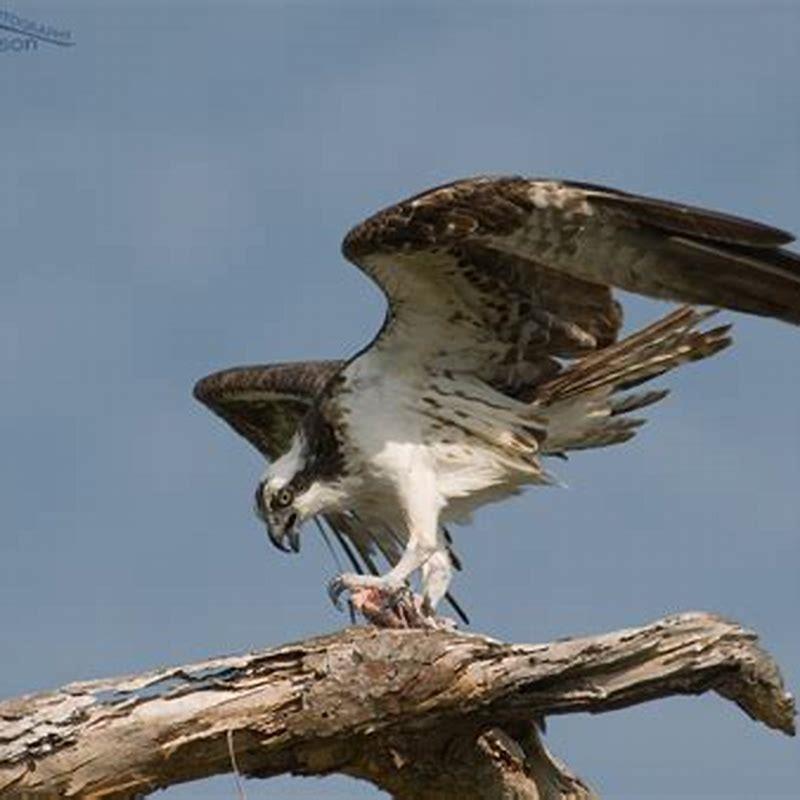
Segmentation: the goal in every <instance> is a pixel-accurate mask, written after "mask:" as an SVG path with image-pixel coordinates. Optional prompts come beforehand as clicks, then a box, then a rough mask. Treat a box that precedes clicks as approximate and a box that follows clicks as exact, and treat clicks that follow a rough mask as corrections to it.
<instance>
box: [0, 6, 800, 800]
mask: <svg viewBox="0 0 800 800" xmlns="http://www.w3.org/2000/svg"><path fill="white" fill-rule="evenodd" d="M3 7H5V8H8V9H9V10H11V11H13V12H16V13H17V14H19V15H22V16H27V17H30V18H33V19H36V20H41V21H43V22H47V23H50V24H53V25H54V26H56V27H59V28H69V29H70V30H71V31H72V32H73V35H74V39H75V41H76V45H75V46H74V47H72V48H60V47H56V46H47V45H41V46H40V47H39V48H38V49H37V50H36V51H29V52H20V53H15V52H0V92H2V101H3V102H2V111H3V122H2V133H1V134H0V141H2V145H3V146H2V148H0V169H2V175H3V177H4V181H3V189H2V191H0V237H1V238H0V242H2V266H1V267H0V374H2V375H3V376H4V380H3V386H2V389H3V391H2V399H1V400H0V441H2V443H3V446H2V449H0V486H2V490H0V499H1V500H2V505H3V522H2V527H1V528H0V603H2V607H3V608H4V610H5V613H4V614H3V623H2V625H1V626H0V648H2V652H3V663H2V666H0V696H9V695H13V694H17V693H21V692H27V691H32V690H36V689H44V688H48V687H52V686H55V685H58V684H60V683H63V682H66V681H69V680H72V679H77V678H88V677H91V676H100V675H108V674H114V673H124V672H131V671H136V670H141V669H145V668H148V667H154V666H157V665H160V664H165V663H173V662H176V663H177V662H185V661H189V660H192V659H198V658H202V657H204V656H206V655H210V654H218V653H226V652H231V651H236V650H242V649H248V648H251V647H256V646H265V645H270V644H278V643H281V642H285V641H289V640H293V639H298V638H302V637H305V636H308V635H311V634H316V633H320V632H322V631H329V630H334V629H336V628H338V627H341V626H342V625H344V624H345V622H346V620H345V618H344V617H343V616H342V615H339V614H337V613H336V612H335V611H334V610H333V609H332V608H331V607H330V605H329V603H328V601H327V598H326V596H325V591H324V587H325V582H326V581H327V579H328V578H329V577H330V576H331V575H332V574H333V572H334V571H335V566H334V564H333V563H332V561H331V559H330V556H329V555H328V553H327V552H326V551H325V549H324V547H323V546H322V545H321V543H320V542H319V541H318V540H317V538H316V534H315V533H314V531H313V529H309V530H308V531H306V535H305V542H304V548H303V553H302V555H301V557H299V558H297V557H295V558H291V557H288V556H283V555H281V554H279V553H277V552H276V551H275V550H274V549H273V548H271V547H269V546H268V543H267V541H266V539H265V536H264V532H263V529H261V527H260V526H259V524H258V523H257V521H256V520H255V519H254V517H253V516H252V513H251V510H250V506H251V497H252V491H253V486H254V484H255V481H256V479H257V477H258V475H259V474H260V472H261V470H262V464H261V463H260V459H259V457H258V456H257V454H256V453H255V452H254V451H251V449H250V448H249V446H248V445H247V444H246V443H245V442H244V441H243V440H241V439H238V438H237V437H236V436H235V435H234V434H233V433H232V432H231V431H229V430H228V429H227V428H225V427H224V426H223V424H222V423H220V422H219V421H217V420H216V419H215V418H213V417H212V416H211V415H210V414H209V413H208V412H206V411H205V410H204V409H203V408H201V407H200V406H198V405H197V404H196V403H195V402H194V401H193V400H192V398H191V386H192V384H193V382H194V381H195V380H196V379H197V378H198V377H200V376H202V375H203V374H205V373H207V372H210V371H212V370H215V369H218V368H222V367H225V366H229V365H234V364H238V363H249V362H259V361H270V360H288V359H294V358H308V357H323V356H341V355H343V354H349V353H351V352H353V351H354V350H356V349H357V348H358V347H360V346H361V344H363V343H364V342H365V341H367V340H368V339H369V338H371V336H372V334H373V332H374V331H375V329H376V328H377V326H378V325H379V324H380V321H381V319H382V316H383V301H382V299H381V297H380V295H379V293H378V291H377V290H376V289H375V288H374V287H373V286H371V285H370V284H369V283H368V282H367V281H366V280H365V279H364V277H363V276H362V275H361V274H359V273H358V272H357V271H356V270H355V269H353V268H351V267H350V266H348V265H347V264H346V263H345V262H343V261H342V259H341V257H340V256H339V250H338V248H339V241H340V239H341V236H342V235H343V233H344V232H345V230H346V229H347V228H348V227H349V226H350V225H352V224H354V223H355V222H357V221H358V220H359V219H360V218H362V217H363V216H365V215H367V214H369V213H370V212H371V211H373V210H375V209H376V208H377V207H379V206H382V205H385V204H387V203H390V202H393V201H395V200H398V199H400V198H402V197H403V196H406V195H408V194H411V193H414V192H416V191H418V190H420V189H422V188H425V187H426V186H428V185H432V184H435V183H438V182H442V181H445V180H449V179H453V178H457V177H463V176H467V175H471V174H477V173H484V172H490V173H522V174H528V175H543V176H557V177H569V178H575V179H581V180H587V181H595V182H603V183H608V184H610V185H614V186H618V187H620V188H625V189H628V190H632V191H640V192H645V193H651V194H656V195H661V196H665V197H669V198H673V199H682V200H686V201H690V202H695V203H703V204H707V205H710V206H712V207H717V208H721V209H724V210H728V211H731V212H735V213H740V214H744V215H749V216H753V217H756V218H761V219H763V220H765V221H768V222H770V223H772V224H775V225H777V226H779V227H785V228H788V229H790V230H791V229H794V230H795V231H798V230H800V148H799V147H798V142H800V104H798V102H797V77H796V76H797V75H798V74H800V48H798V46H797V42H798V39H800V5H798V4H797V3H795V2H787V3H776V2H772V3H770V2H759V3H755V2H752V3H742V2H706V3H701V2H692V3H688V2H686V3H683V2H672V3H667V4H662V3H656V2H638V3H632V4H626V3H607V2H593V3H590V4H589V3H587V4H581V3H575V2H562V3H558V4H545V3H538V2H525V3H523V2H519V3H502V2H497V3H491V4H490V3H462V4H458V5H456V4H455V3H452V4H451V3H444V2H431V3H425V4H413V3H388V2H377V0H373V1H372V2H358V3H356V2H336V3H333V2H332V3H322V2H318V3H314V2H302V3H269V2H264V3H255V2H246V3H245V2H226V3H223V2H216V3H212V2H205V3H203V2H195V3H188V2H171V3H155V2H122V0H120V1H118V2H102V3H100V2H96V3H87V2H80V0H75V1H74V2H70V3H62V2H59V3H56V2H49V3H47V2H33V1H31V2H24V0H19V1H18V2H16V3H14V4H13V5H7V6H3ZM661 310H662V308H661V307H660V306H658V305H656V304H654V303H649V302H645V301H640V300H636V299H634V300H633V301H632V302H630V304H629V306H628V318H629V320H630V321H631V323H637V322H642V321H644V320H647V319H650V318H652V317H654V316H655V315H656V314H658V313H660V311H661ZM729 316H730V317H731V318H733V319H734V321H735V335H736V341H737V345H736V347H735V348H734V349H733V350H730V351H727V352H726V353H725V354H723V355H721V356H720V357H718V358H715V359H714V360H713V361H711V362H704V363H703V364H702V365H701V366H699V367H688V368H686V369H685V370H682V371H681V373H680V374H677V375H673V376H670V377H669V379H668V380H667V381H666V382H667V383H668V384H669V385H670V386H671V387H672V388H673V390H674V391H673V394H672V396H671V397H670V399H669V400H668V401H666V402H665V403H663V404H662V405H661V406H660V407H658V408H657V409H654V410H653V413H652V414H651V418H652V423H651V424H650V425H648V426H647V427H646V428H645V430H644V431H643V432H642V434H641V435H640V436H639V437H638V438H637V439H636V440H635V441H634V442H633V443H631V444H630V445H628V446H626V447H623V448H618V449H609V450H606V451H603V452H597V453H587V454H585V455H583V456H581V455H580V454H578V455H576V457H575V458H573V459H572V460H571V461H570V463H568V464H563V465H562V464H559V465H557V467H558V472H559V475H560V476H561V477H562V478H563V479H564V480H565V481H566V482H568V483H569V486H570V488H568V489H561V490H556V489H547V490H535V491H531V492H529V493H528V494H527V495H526V496H525V497H523V498H522V499H519V500H516V501H514V502H512V503H509V504H507V505H504V506H502V507H495V508H492V509H490V510H487V511H485V512H482V513H481V514H479V515H478V517H477V519H476V521H475V523H474V524H473V525H472V526H471V527H469V528H465V529H461V530H459V531H458V532H457V538H458V543H459V549H460V551H461V554H462V557H463V558H464V560H465V562H466V565H467V568H466V571H465V572H464V574H463V575H461V576H459V578H458V579H457V583H456V585H455V590H456V592H457V593H458V596H459V597H460V598H461V600H462V601H463V603H464V604H465V606H466V607H467V608H468V609H469V612H470V614H471V616H472V618H473V629H474V630H477V631H486V632H487V633H489V634H491V635H493V636H496V637H500V638H507V639H511V640H518V641H534V640H544V639H549V638H553V637H559V636H565V635H568V634H579V633H589V632H598V631H602V630H607V629H612V628H617V627H622V626H628V625H634V624H638V623H643V622H646V621H648V620H650V619H652V618H655V617H657V616H660V615H662V614H665V613H669V612H674V611H679V610H690V609H707V610H713V611H719V612H722V613H723V614H725V615H727V616H730V617H733V618H736V619H738V620H741V621H742V622H744V623H746V624H748V625H750V626H753V627H754V628H756V629H757V630H758V631H759V632H760V633H761V634H762V636H763V640H764V642H765V644H766V645H767V646H768V647H769V648H770V649H771V650H772V651H773V652H774V653H775V654H776V655H777V656H778V658H779V660H780V662H781V664H782V666H783V668H784V670H785V674H786V677H787V679H788V681H789V683H790V685H792V686H794V687H797V686H798V684H800V643H798V637H797V618H796V612H797V607H798V601H800V589H799V588H798V585H799V584H798V580H797V574H798V566H799V563H798V562H800V505H798V501H797V497H798V494H797V485H798V479H800V455H798V453H799V452H800V448H799V447H798V445H799V444H800V436H799V434H800V430H799V428H800V423H799V422H798V412H797V393H798V387H800V361H799V360H798V354H800V331H797V330H793V329H791V328H790V327H788V326H786V325H781V324H779V323H774V322H767V321H763V320H752V319H746V318H744V317H741V316H737V315H729ZM548 741H549V744H550V745H551V746H552V747H553V749H554V750H555V751H556V752H557V753H558V754H559V755H560V756H562V757H563V758H565V759H566V760H567V761H568V762H569V763H570V764H571V766H572V767H573V768H574V769H576V770H577V771H578V772H580V773H581V774H582V775H584V776H585V777H586V778H587V779H588V780H589V781H590V782H592V783H593V785H595V786H596V787H597V788H598V789H599V790H600V791H601V793H602V794H603V796H605V797H614V798H621V800H633V799H634V798H645V797H646V798H648V799H649V800H666V799H667V798H673V797H676V796H678V797H681V798H686V799H692V798H707V797H710V796H716V795H719V796H723V795H724V796H726V797H728V798H731V799H732V800H733V799H734V798H736V799H737V800H752V798H754V797H758V798H789V797H794V796H796V787H797V785H798V782H799V781H800V758H798V752H797V743H796V742H795V741H791V740H788V739H784V738H781V737H779V736H778V735H776V734H773V733H771V732H769V731H767V730H766V729H764V728H761V727H757V726H755V725H754V724H753V723H751V722H749V721H748V720H747V719H745V717H744V716H743V715H742V714H741V713H739V712H738V711H737V710H736V709H733V708H731V707H729V706H728V704H726V703H724V702H723V701H722V700H720V699H718V698H716V697H709V698H702V699H690V700H681V699H676V700H670V701H666V702H661V703H654V704H649V705H647V706H645V707H641V708H638V709H632V710H629V711H625V712H618V713H614V714H608V715H604V716H601V717H592V718H589V717H569V718H560V719H554V720H552V723H551V732H550V734H549V736H548ZM247 791H248V796H249V797H250V798H293V799H294V800H310V798H318V797H326V798H342V799H343V798H372V797H378V796H379V793H378V792H377V791H375V790H373V789H371V788H370V787H367V786H365V785H358V784H355V783H354V782H352V781H348V780H345V779H338V778H337V779H328V780H326V781H324V782H322V783H321V782H319V781H318V780H302V779H292V778H285V779H284V778H281V779H276V780H274V781H270V782H251V783H249V784H248V786H247ZM232 793H233V787H232V785H231V783H230V778H229V777H227V776H226V777H222V778H219V779H215V780H212V781H207V782H204V783H202V784H197V785H195V786H192V787H182V788H176V789H172V790H169V791H167V792H166V794H165V795H164V796H165V797H169V798H170V800H178V799H179V798H187V799H188V798H200V800H204V799H205V798H209V799H210V798H222V797H231V796H232Z"/></svg>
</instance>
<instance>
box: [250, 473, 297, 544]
mask: <svg viewBox="0 0 800 800" xmlns="http://www.w3.org/2000/svg"><path fill="white" fill-rule="evenodd" d="M255 512H256V516H258V517H259V518H260V519H261V520H262V521H263V522H264V524H265V525H266V526H267V533H268V534H269V538H270V541H271V542H272V544H274V545H275V547H277V548H278V549H279V550H283V552H284V553H290V552H295V553H298V552H300V523H301V522H302V519H301V517H300V514H299V512H298V510H297V509H296V508H295V490H294V488H293V487H292V485H291V484H290V483H286V484H283V485H276V481H275V480H269V479H268V478H264V479H263V480H261V481H260V482H259V484H258V486H257V487H256V502H255Z"/></svg>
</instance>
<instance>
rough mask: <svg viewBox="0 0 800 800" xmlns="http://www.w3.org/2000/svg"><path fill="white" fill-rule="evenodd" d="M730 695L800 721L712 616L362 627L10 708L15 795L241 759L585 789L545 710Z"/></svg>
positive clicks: (733, 629)
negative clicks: (555, 744) (498, 636)
mask: <svg viewBox="0 0 800 800" xmlns="http://www.w3.org/2000/svg"><path fill="white" fill-rule="evenodd" d="M710 690H713V691H716V692H717V693H718V694H720V695H722V696H723V697H725V698H727V699H729V700H732V701H733V702H735V703H736V704H737V705H738V706H739V707H740V708H742V709H743V710H744V711H745V713H747V714H748V715H749V716H750V717H752V718H753V719H755V720H760V721H761V722H763V723H765V724H766V725H768V726H769V727H772V728H776V729H778V730H781V731H783V732H784V733H787V734H793V733H794V705H793V701H792V698H791V696H790V695H789V694H787V693H786V692H785V691H784V689H783V685H782V681H781V677H780V674H779V672H778V668H777V667H776V665H775V663H774V662H773V661H772V659H771V658H770V657H769V655H768V654H767V653H765V652H764V651H763V650H761V649H760V648H759V647H758V646H757V644H756V637H755V636H754V635H753V634H752V633H750V632H748V631H746V630H744V629H743V628H741V627H739V626H738V625H736V624H734V623H732V622H728V621H726V620H723V619H721V618H719V617H716V616H712V615H709V614H698V613H693V614H682V615H679V616H674V617H667V618H665V619H663V620H659V621H657V622H654V623H652V624H650V625H647V626H645V627H642V628H632V629H629V630H623V631H617V632H614V633H609V634H604V635H601V636H594V637H586V638H580V639H569V640H564V641H558V642H553V643H549V644H534V645H521V644H503V643H500V642H496V641H493V640H491V639H487V638H485V637H483V636H477V635H469V634H464V633H458V632H455V633H454V632H444V631H419V630H380V629H376V628H350V629H348V630H345V631H342V632H340V633H337V634H334V635H331V636H324V637H320V638H316V639H309V640H307V641H304V642H299V643H297V644H293V645H287V646H284V647H279V648H276V649H272V650H264V651H259V652H253V653H249V654H247V655H240V656H229V657H226V658H216V659H211V660H209V661H205V662H201V663H198V664H192V665H187V666H181V667H175V668H172V669H163V670H156V671H153V672H149V673H146V674H142V675H136V676H129V677H125V678H116V679H110V680H99V681H88V682H81V683H73V684H69V685H68V686H65V687H63V688H61V689H59V690H58V691H55V692H50V693H46V694H39V695H31V696H26V697H21V698H16V699H13V700H8V701H5V702H3V703H0V796H2V798H4V800H6V798H7V799H8V800H12V799H15V798H20V799H22V798H25V799H26V800H27V799H31V800H32V799H33V798H43V797H92V798H101V797H102V798H115V800H116V799H117V798H133V797H138V796H142V795H145V794H147V793H149V792H152V791H153V790H155V789H157V788H161V787H165V786H169V785H172V784H175V783H180V782H182V781H189V780H196V779H199V778H203V777H207V776H210V775H214V774H218V773H222V772H229V771H231V769H232V763H231V757H230V752H229V743H230V744H231V745H232V747H233V749H234V751H235V754H236V762H237V764H238V767H239V769H240V770H241V772H242V773H243V774H245V775H250V776H253V777H269V776H273V775H278V774H281V773H287V772H293V773H299V774H307V775H323V774H328V773H332V772H341V773H346V774H349V775H353V776H356V777H359V778H364V779H366V780H369V781H371V782H372V783H374V784H375V785H377V786H379V787H381V788H383V789H385V790H386V791H388V792H390V793H391V794H392V795H393V796H394V797H395V798H398V800H411V799H412V798H413V800H451V799H452V800H455V798H459V800H478V798H481V800H495V799H496V800H501V799H502V800H512V799H513V800H567V798H570V800H582V799H583V798H593V797H595V795H594V793H593V792H592V791H591V790H590V789H589V788H588V787H587V786H586V785H585V784H584V783H583V782H582V781H581V780H580V779H579V778H577V777H576V776H574V775H572V774H571V773H570V771H569V770H568V769H567V768H566V767H565V766H564V765H563V764H561V763H560V762H559V761H558V760H557V759H555V758H554V757H553V756H551V755H550V754H549V753H548V752H547V750H546V749H545V748H544V746H543V745H542V743H541V739H540V736H539V733H538V730H537V727H536V725H535V722H534V721H535V720H536V719H541V718H544V717H545V716H547V715H551V714H565V713H574V712H581V711H588V712H591V713H596V712H602V711H609V710H613V709H616V708H622V707H624V706H629V705H633V704H636V703H641V702H645V701H647V700H652V699H655V698H659V697H667V696H669V695H676V694H700V693H703V692H706V691H710Z"/></svg>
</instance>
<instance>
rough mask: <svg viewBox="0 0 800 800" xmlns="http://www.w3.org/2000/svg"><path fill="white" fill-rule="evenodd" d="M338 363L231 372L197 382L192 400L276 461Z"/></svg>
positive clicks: (340, 363) (301, 363) (258, 367)
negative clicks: (203, 406)
mask: <svg viewBox="0 0 800 800" xmlns="http://www.w3.org/2000/svg"><path fill="white" fill-rule="evenodd" d="M343 366H344V362H343V361H298V362H294V363H289V364H262V365H254V366H247V367H233V368H232V369H226V370H223V371H222V372H215V373H213V374H211V375H208V376H206V377H205V378H202V379H201V380H199V381H198V382H197V383H196V384H195V387H194V392H193V393H194V396H195V398H196V399H197V400H199V401H200V402H201V403H203V405H205V406H207V407H208V408H210V409H211V411H213V412H214V413H215V414H217V415H218V416H220V417H222V419H224V420H225V421H226V422H227V423H228V424H229V425H230V426H231V427H232V428H233V429H234V430H235V431H236V432H237V433H239V434H241V435H242V436H244V438H245V439H247V440H248V441H249V442H250V443H251V444H252V445H253V446H254V447H255V448H256V449H257V450H258V451H259V452H260V453H261V454H262V455H264V456H265V457H266V458H268V459H270V460H275V459H276V458H278V456H280V455H281V454H282V453H284V452H285V451H286V450H287V449H288V448H289V445H290V444H291V440H292V436H293V435H294V432H295V431H296V430H297V426H298V424H299V423H300V420H302V418H303V417H304V416H305V413H306V411H308V408H309V405H310V404H311V402H312V401H313V400H314V398H315V397H316V396H317V395H318V394H319V393H320V392H321V391H322V390H323V389H324V388H325V386H326V384H327V383H328V381H329V380H330V379H331V378H333V376H334V375H336V374H337V373H338V372H339V370H340V369H341V368H342V367H343Z"/></svg>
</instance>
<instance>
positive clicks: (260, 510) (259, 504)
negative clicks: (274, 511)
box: [255, 481, 267, 519]
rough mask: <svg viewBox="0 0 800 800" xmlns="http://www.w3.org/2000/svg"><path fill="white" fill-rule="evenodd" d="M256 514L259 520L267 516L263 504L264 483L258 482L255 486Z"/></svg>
mask: <svg viewBox="0 0 800 800" xmlns="http://www.w3.org/2000/svg"><path fill="white" fill-rule="evenodd" d="M255 502H256V513H257V514H258V516H259V517H261V519H264V518H265V517H266V515H267V507H266V505H265V504H264V481H260V482H259V484H258V486H256V501H255Z"/></svg>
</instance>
